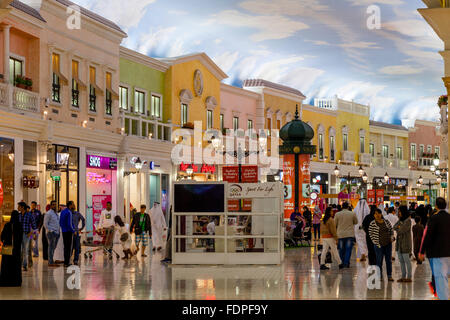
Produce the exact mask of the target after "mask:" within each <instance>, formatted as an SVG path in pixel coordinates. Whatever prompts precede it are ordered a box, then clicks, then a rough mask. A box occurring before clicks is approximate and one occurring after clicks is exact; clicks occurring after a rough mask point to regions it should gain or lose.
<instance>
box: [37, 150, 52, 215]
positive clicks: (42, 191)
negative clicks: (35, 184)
mask: <svg viewBox="0 0 450 320" xmlns="http://www.w3.org/2000/svg"><path fill="white" fill-rule="evenodd" d="M48 145H49V144H48V143H46V142H39V143H38V154H39V157H38V163H39V166H38V168H39V198H38V202H39V204H40V205H41V211H42V212H44V211H45V207H46V206H47V204H49V203H47V175H46V165H45V164H46V163H47V148H48Z"/></svg>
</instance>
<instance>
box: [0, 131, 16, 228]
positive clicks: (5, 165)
mask: <svg viewBox="0 0 450 320" xmlns="http://www.w3.org/2000/svg"><path fill="white" fill-rule="evenodd" d="M13 209H14V140H12V139H6V138H0V222H3V221H4V220H3V218H5V220H8V219H9V217H10V214H11V211H12V210H13ZM1 225H2V224H1V223H0V226H1Z"/></svg>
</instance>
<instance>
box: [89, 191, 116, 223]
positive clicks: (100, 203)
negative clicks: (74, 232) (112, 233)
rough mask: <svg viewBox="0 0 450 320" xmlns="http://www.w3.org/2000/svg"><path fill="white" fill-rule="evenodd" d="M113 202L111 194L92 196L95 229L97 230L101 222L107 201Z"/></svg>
mask: <svg viewBox="0 0 450 320" xmlns="http://www.w3.org/2000/svg"><path fill="white" fill-rule="evenodd" d="M108 201H109V202H112V197H111V195H94V196H92V225H93V226H94V231H95V230H97V227H98V223H99V222H100V215H101V213H102V211H103V210H104V209H106V203H107V202H108Z"/></svg>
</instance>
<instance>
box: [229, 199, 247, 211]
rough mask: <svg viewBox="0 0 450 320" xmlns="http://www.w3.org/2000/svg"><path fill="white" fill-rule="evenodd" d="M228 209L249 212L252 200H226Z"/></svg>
mask: <svg viewBox="0 0 450 320" xmlns="http://www.w3.org/2000/svg"><path fill="white" fill-rule="evenodd" d="M241 201H242V204H241V210H239V202H241ZM228 211H229V212H238V211H239V212H251V211H252V200H251V199H243V200H238V199H233V200H228Z"/></svg>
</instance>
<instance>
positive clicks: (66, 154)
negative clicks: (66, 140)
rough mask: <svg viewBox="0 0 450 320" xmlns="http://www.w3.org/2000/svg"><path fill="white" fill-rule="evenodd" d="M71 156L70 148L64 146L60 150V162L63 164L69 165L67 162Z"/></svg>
mask: <svg viewBox="0 0 450 320" xmlns="http://www.w3.org/2000/svg"><path fill="white" fill-rule="evenodd" d="M69 156H70V154H69V148H67V147H64V148H63V149H62V151H61V152H58V164H60V165H63V166H65V165H67V162H68V161H69Z"/></svg>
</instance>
